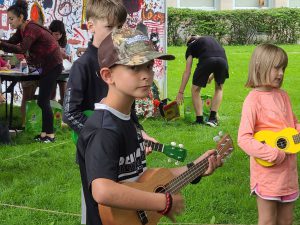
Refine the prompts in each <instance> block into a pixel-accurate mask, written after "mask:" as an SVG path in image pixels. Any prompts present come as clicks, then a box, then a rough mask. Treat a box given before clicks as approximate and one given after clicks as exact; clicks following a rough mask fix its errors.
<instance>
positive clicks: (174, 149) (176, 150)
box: [163, 142, 186, 162]
mask: <svg viewBox="0 0 300 225" xmlns="http://www.w3.org/2000/svg"><path fill="white" fill-rule="evenodd" d="M163 153H164V154H165V155H167V156H168V157H170V158H173V159H175V160H177V161H180V162H183V161H184V160H185V158H186V149H184V148H183V144H179V145H178V146H176V143H175V142H171V145H164V150H163Z"/></svg>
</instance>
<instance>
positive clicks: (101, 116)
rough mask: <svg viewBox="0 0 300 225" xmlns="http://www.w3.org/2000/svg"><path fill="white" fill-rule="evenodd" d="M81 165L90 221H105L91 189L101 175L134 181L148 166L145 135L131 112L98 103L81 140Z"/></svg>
mask: <svg viewBox="0 0 300 225" xmlns="http://www.w3.org/2000/svg"><path fill="white" fill-rule="evenodd" d="M77 149H78V153H79V154H78V157H79V166H80V171H81V172H80V173H81V179H82V182H83V189H84V192H85V196H86V205H87V213H88V216H87V218H88V220H89V221H87V224H93V225H98V224H101V221H100V219H99V218H100V216H99V213H98V205H97V203H96V202H95V201H94V199H93V197H92V192H91V183H92V181H93V180H95V179H97V178H106V179H110V180H113V181H116V182H120V181H134V180H136V179H137V178H138V177H139V176H140V175H141V173H143V172H144V171H145V169H146V157H145V150H144V145H143V139H142V136H141V133H140V131H139V130H138V129H137V128H136V125H135V123H134V122H133V121H132V119H130V115H124V114H122V113H120V112H118V111H116V110H114V109H112V108H110V107H108V106H106V105H104V104H96V107H95V112H94V114H93V115H92V116H91V117H90V118H88V120H87V121H86V123H85V126H84V128H83V129H82V131H81V133H80V138H79V140H78V144H77Z"/></svg>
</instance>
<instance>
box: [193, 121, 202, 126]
mask: <svg viewBox="0 0 300 225" xmlns="http://www.w3.org/2000/svg"><path fill="white" fill-rule="evenodd" d="M204 124H205V123H204V122H198V121H194V122H192V125H204Z"/></svg>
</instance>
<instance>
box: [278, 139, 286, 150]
mask: <svg viewBox="0 0 300 225" xmlns="http://www.w3.org/2000/svg"><path fill="white" fill-rule="evenodd" d="M286 145H287V143H286V140H285V139H284V138H279V139H278V140H277V147H278V148H279V149H285V148H286Z"/></svg>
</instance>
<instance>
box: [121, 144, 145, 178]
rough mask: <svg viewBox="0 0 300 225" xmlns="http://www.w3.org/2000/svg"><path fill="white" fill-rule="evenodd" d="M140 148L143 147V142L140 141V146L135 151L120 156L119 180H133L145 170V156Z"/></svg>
mask: <svg viewBox="0 0 300 225" xmlns="http://www.w3.org/2000/svg"><path fill="white" fill-rule="evenodd" d="M142 149H144V147H143V143H140V147H139V148H137V149H136V151H135V152H133V153H131V154H130V155H127V156H126V157H120V160H119V173H118V174H119V175H118V179H119V181H124V180H126V181H135V180H137V178H138V177H139V175H140V174H141V173H143V172H144V171H145V170H146V167H145V165H146V157H145V152H144V150H142Z"/></svg>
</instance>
